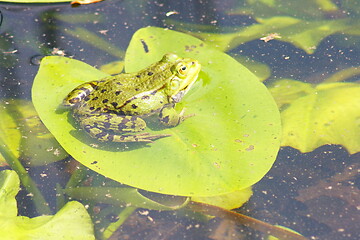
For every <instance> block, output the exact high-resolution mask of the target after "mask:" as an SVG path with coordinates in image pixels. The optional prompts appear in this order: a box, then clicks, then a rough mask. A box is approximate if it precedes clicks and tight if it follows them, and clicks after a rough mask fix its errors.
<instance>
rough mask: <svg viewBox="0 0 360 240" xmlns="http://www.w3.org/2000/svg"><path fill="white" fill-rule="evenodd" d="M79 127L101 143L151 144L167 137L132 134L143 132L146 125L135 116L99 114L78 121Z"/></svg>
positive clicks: (162, 135)
mask: <svg viewBox="0 0 360 240" xmlns="http://www.w3.org/2000/svg"><path fill="white" fill-rule="evenodd" d="M80 125H81V127H82V128H83V129H85V130H86V131H87V132H88V133H89V134H90V136H91V137H93V138H96V139H98V140H99V141H101V142H149V143H150V142H153V140H156V139H159V138H163V137H168V136H170V135H168V134H159V135H150V134H149V133H139V134H132V133H135V132H140V131H143V130H144V129H145V128H146V123H145V121H144V120H143V119H141V118H140V117H136V116H119V115H117V114H115V113H100V114H98V115H94V116H90V117H87V118H85V119H82V120H80Z"/></svg>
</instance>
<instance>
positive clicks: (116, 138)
mask: <svg viewBox="0 0 360 240" xmlns="http://www.w3.org/2000/svg"><path fill="white" fill-rule="evenodd" d="M169 136H171V135H170V134H158V135H150V134H149V133H140V134H136V135H130V134H129V135H112V140H111V141H112V142H143V143H152V142H154V140H157V139H160V138H164V137H169Z"/></svg>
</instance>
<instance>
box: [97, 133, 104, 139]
mask: <svg viewBox="0 0 360 240" xmlns="http://www.w3.org/2000/svg"><path fill="white" fill-rule="evenodd" d="M106 135H107V133H106V132H101V133H98V134H96V135H95V137H96V138H98V139H101V138H102V137H105V136H106Z"/></svg>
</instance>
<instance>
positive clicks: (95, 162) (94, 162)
mask: <svg viewBox="0 0 360 240" xmlns="http://www.w3.org/2000/svg"><path fill="white" fill-rule="evenodd" d="M97 163H98V162H97V161H93V162H92V163H90V164H97Z"/></svg>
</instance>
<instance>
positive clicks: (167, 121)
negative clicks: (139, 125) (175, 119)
mask: <svg viewBox="0 0 360 240" xmlns="http://www.w3.org/2000/svg"><path fill="white" fill-rule="evenodd" d="M161 121H162V122H164V123H169V121H170V118H169V116H166V117H164V118H162V119H161Z"/></svg>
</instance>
